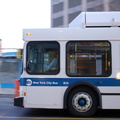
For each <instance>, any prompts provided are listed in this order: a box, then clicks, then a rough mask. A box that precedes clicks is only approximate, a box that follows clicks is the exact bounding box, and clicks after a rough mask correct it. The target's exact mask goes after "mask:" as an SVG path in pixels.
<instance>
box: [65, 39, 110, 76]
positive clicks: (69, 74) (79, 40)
mask: <svg viewBox="0 0 120 120" xmlns="http://www.w3.org/2000/svg"><path fill="white" fill-rule="evenodd" d="M70 42H74V43H75V42H108V43H109V45H110V51H109V55H110V71H109V74H107V75H104V74H102V75H70V74H68V70H67V66H68V65H67V64H68V59H67V53H68V52H67V45H68V44H69V43H70ZM73 53H75V52H73ZM77 53H80V52H77ZM111 74H112V47H111V43H110V41H108V40H99V41H97V40H75V41H73V40H71V41H68V42H67V43H66V75H67V76H69V77H109V76H110V75H111Z"/></svg>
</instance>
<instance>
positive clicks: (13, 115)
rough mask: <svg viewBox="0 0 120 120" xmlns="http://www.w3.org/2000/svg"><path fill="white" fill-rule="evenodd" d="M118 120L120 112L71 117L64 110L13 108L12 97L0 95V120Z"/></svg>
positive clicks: (100, 111)
mask: <svg viewBox="0 0 120 120" xmlns="http://www.w3.org/2000/svg"><path fill="white" fill-rule="evenodd" d="M37 119H38V120H120V110H99V111H98V112H97V113H96V114H95V115H94V116H93V117H90V118H77V117H72V116H71V115H70V114H69V113H68V112H67V111H66V110H43V109H42V110H41V109H25V108H20V107H15V106H13V96H7V95H0V120H37Z"/></svg>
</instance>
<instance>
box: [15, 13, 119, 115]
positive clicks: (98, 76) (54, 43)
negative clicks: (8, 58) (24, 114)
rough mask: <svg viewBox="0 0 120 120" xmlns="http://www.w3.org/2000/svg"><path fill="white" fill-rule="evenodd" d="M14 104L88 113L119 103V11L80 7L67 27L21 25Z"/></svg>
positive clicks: (91, 113) (115, 107) (74, 113)
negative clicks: (19, 69) (20, 65)
mask: <svg viewBox="0 0 120 120" xmlns="http://www.w3.org/2000/svg"><path fill="white" fill-rule="evenodd" d="M23 40H24V41H25V43H24V50H23V71H22V74H21V77H20V79H19V82H20V90H19V96H17V97H15V98H14V105H15V106H19V107H24V108H44V109H68V110H69V112H70V113H71V114H72V115H73V116H82V117H84V116H92V115H93V114H94V113H95V112H96V111H97V109H98V108H99V109H120V13H119V12H94V13H92V12H83V13H82V14H80V15H79V16H78V17H77V18H76V19H75V20H74V21H73V22H72V23H71V24H70V26H69V28H49V29H24V30H23Z"/></svg>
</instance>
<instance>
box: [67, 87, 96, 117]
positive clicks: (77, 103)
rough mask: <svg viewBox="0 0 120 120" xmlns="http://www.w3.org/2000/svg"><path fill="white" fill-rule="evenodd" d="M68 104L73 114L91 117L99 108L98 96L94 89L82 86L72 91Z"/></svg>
mask: <svg viewBox="0 0 120 120" xmlns="http://www.w3.org/2000/svg"><path fill="white" fill-rule="evenodd" d="M67 105H68V110H69V112H70V113H71V114H72V115H73V116H76V117H89V116H92V115H93V114H94V113H95V112H96V111H97V109H98V98H97V95H96V93H95V91H94V90H93V89H91V88H89V87H84V86H80V87H77V88H75V89H74V90H73V91H71V92H70V94H69V96H68V104H67Z"/></svg>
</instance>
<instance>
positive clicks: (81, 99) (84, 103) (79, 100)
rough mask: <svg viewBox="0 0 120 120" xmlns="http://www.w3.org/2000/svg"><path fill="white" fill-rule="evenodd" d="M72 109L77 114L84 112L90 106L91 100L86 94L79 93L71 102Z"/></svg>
mask: <svg viewBox="0 0 120 120" xmlns="http://www.w3.org/2000/svg"><path fill="white" fill-rule="evenodd" d="M72 104H73V107H74V108H75V109H76V110H77V111H79V112H86V111H88V110H89V109H90V108H91V106H92V98H91V96H90V95H89V94H88V93H85V92H79V93H77V94H75V95H74V97H73V100H72Z"/></svg>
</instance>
